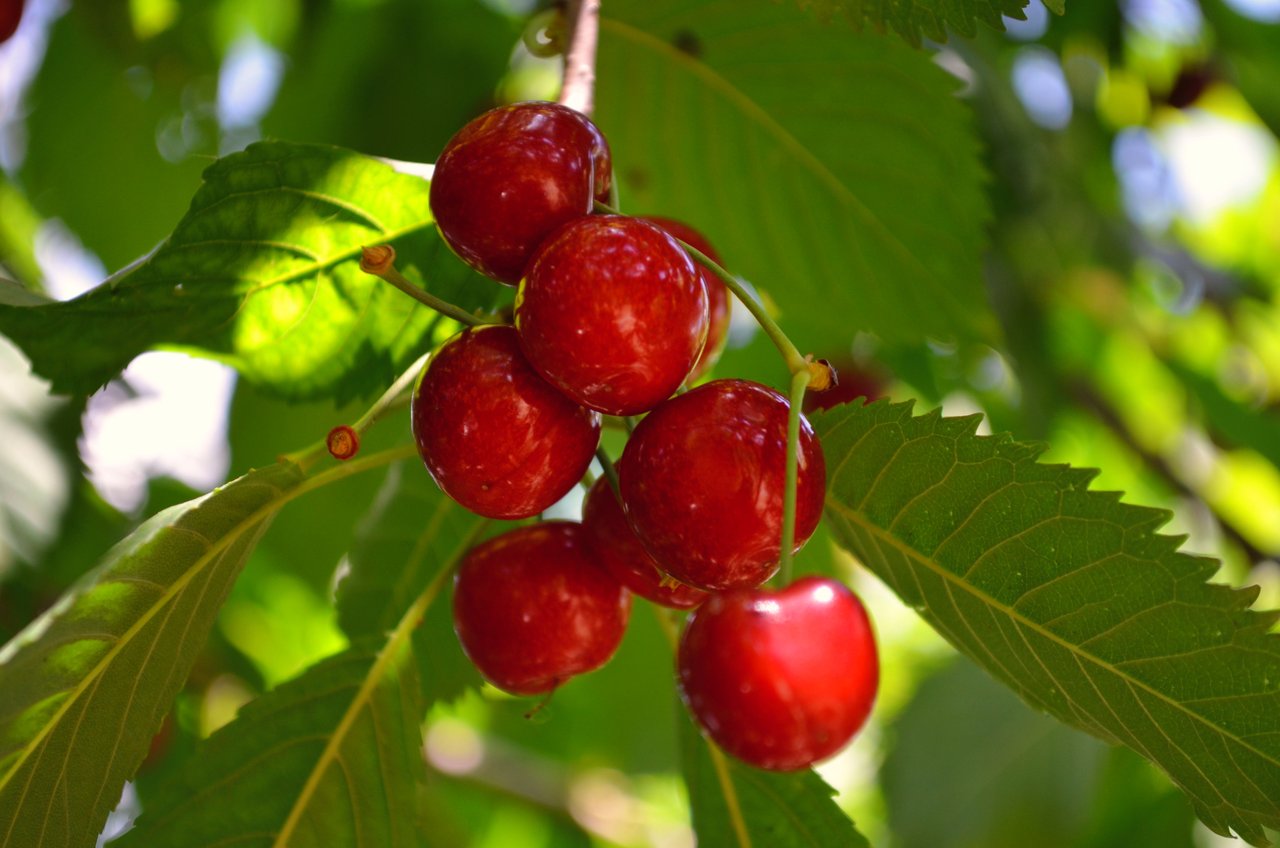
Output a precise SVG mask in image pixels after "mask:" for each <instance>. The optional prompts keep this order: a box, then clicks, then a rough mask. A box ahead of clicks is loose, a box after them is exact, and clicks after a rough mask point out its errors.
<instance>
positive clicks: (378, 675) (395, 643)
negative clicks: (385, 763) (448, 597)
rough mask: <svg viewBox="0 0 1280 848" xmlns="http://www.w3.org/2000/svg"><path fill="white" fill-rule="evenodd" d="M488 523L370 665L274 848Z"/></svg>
mask: <svg viewBox="0 0 1280 848" xmlns="http://www.w3.org/2000/svg"><path fill="white" fill-rule="evenodd" d="M486 523H487V522H485V521H481V522H479V523H478V524H476V525H475V526H474V527H472V528H471V530H470V532H468V533H467V534H466V536H465V537H464V538H463V540H462V542H461V543H460V545H459V546H458V547H457V549H456V550H455V551H454V552H453V553H452V554H451V555H450V556H449V558H448V559H447V560H446V561H445V563H444V565H443V566H442V567H441V569H440V570H439V571H438V572H436V574H435V575H434V576H433V577H432V578H431V580H430V581H429V582H428V583H427V585H426V587H425V588H424V589H423V590H422V592H421V593H420V594H419V595H418V597H417V599H416V600H415V601H414V602H413V604H411V605H410V606H409V608H408V609H407V610H406V611H405V613H404V615H403V616H402V617H401V619H400V621H399V623H397V625H396V628H395V630H393V631H392V632H391V635H390V636H389V637H388V638H387V641H386V643H385V644H384V645H383V646H382V650H380V651H379V652H378V656H377V659H376V660H375V661H374V663H373V665H372V666H370V668H369V671H368V673H367V674H366V675H365V678H364V680H363V681H361V683H360V688H359V689H358V690H357V691H356V694H355V696H354V697H353V698H352V699H351V704H350V705H349V706H348V707H347V709H346V710H345V711H344V712H343V714H342V718H341V719H340V720H339V722H338V726H337V727H336V728H334V731H333V733H332V734H331V735H330V736H329V740H328V742H327V743H326V744H325V747H324V750H323V751H321V753H320V756H319V757H318V758H317V759H316V762H315V765H314V766H312V768H311V771H310V772H309V773H308V774H307V780H306V782H305V783H304V784H303V786H302V789H301V790H300V791H299V792H298V797H297V799H296V800H295V801H294V803H293V806H292V807H290V809H289V815H288V816H287V817H286V818H285V821H284V824H282V825H281V827H280V832H279V833H277V834H276V836H275V839H274V840H273V841H272V845H273V846H274V848H285V846H287V845H288V844H289V840H290V838H292V836H293V832H294V830H295V829H296V828H297V826H298V823H299V822H300V821H301V820H302V816H303V814H304V812H305V811H306V809H307V807H308V806H309V805H310V802H311V799H312V798H313V797H314V796H315V794H316V792H317V791H318V789H319V787H320V782H321V781H322V780H323V778H324V775H325V773H326V772H327V771H328V770H329V765H330V764H331V763H332V762H334V760H335V759H336V758H337V756H338V751H339V749H340V748H341V746H342V743H343V742H344V741H345V740H346V736H347V734H348V733H349V732H350V730H351V728H352V726H354V724H355V720H356V717H357V716H359V714H360V713H361V712H362V711H363V710H364V707H365V705H366V704H368V703H369V701H370V700H371V697H372V695H373V692H374V690H375V689H376V688H377V686H378V684H379V683H381V682H382V675H383V672H384V671H385V670H386V668H387V666H388V665H389V664H390V663H391V661H392V660H394V659H395V658H396V657H397V656H398V655H399V653H400V650H401V648H402V647H404V646H405V645H407V644H408V640H409V638H410V637H411V636H412V635H413V631H414V629H415V628H416V627H417V624H418V622H419V621H420V620H421V619H422V617H423V616H424V615H426V611H427V609H428V608H429V607H430V606H431V604H432V603H434V601H435V598H436V596H437V595H438V594H439V593H440V590H441V588H442V586H443V584H444V580H445V578H446V577H447V576H448V575H449V574H450V572H451V571H452V570H453V563H456V562H457V560H458V559H459V558H460V557H461V555H462V553H463V552H465V551H466V550H467V549H468V548H470V547H471V544H472V543H473V542H474V541H475V539H476V537H477V536H478V535H479V534H480V532H481V531H482V530H483V529H484V527H485V525H486Z"/></svg>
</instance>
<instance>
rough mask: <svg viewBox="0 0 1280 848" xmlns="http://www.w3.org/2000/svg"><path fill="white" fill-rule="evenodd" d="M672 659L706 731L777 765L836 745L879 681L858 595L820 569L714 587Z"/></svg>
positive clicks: (799, 763) (737, 752) (862, 714)
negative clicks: (778, 580)
mask: <svg viewBox="0 0 1280 848" xmlns="http://www.w3.org/2000/svg"><path fill="white" fill-rule="evenodd" d="M678 666H679V680H680V692H681V696H682V697H683V698H684V701H685V703H686V704H687V705H688V707H689V710H690V712H692V713H693V715H694V716H695V717H696V718H697V720H698V723H699V724H701V725H702V727H703V728H704V729H705V730H706V731H707V734H708V735H709V736H710V737H711V738H712V739H714V740H715V741H716V743H717V744H718V745H719V746H720V747H721V748H723V749H724V750H725V751H727V752H728V753H730V754H732V755H733V756H735V757H737V758H738V759H740V760H742V761H743V762H746V763H750V764H751V765H754V766H758V767H760V768H764V769H773V770H776V771H791V770H794V769H801V768H806V767H808V766H810V765H812V764H813V763H815V762H817V761H818V760H822V759H825V758H826V757H829V756H831V755H832V754H834V753H835V752H836V751H838V750H840V749H841V748H843V747H844V746H845V744H846V743H847V742H848V741H849V739H850V738H852V737H853V734H855V733H857V732H858V730H859V729H860V728H861V727H862V725H863V723H864V722H865V721H866V719H867V716H868V714H869V713H870V712H871V705H872V702H873V701H874V700H875V694H876V686H877V684H878V682H879V662H878V660H877V658H876V645H875V636H874V634H873V633H872V630H871V623H870V622H869V621H868V620H867V613H866V610H865V609H863V606H862V602H861V601H859V600H858V597H857V596H856V595H854V594H853V592H851V591H849V589H848V588H846V587H845V586H843V585H841V584H840V583H837V582H836V581H834V580H830V579H828V578H824V577H804V578H801V579H800V580H797V581H796V582H794V583H792V584H791V585H790V586H788V587H787V588H785V589H783V590H781V591H778V592H773V591H768V590H765V589H737V590H735V591H732V592H726V593H725V594H723V595H714V596H712V598H711V599H710V600H708V601H707V602H706V603H705V604H703V605H702V606H701V607H699V608H698V609H697V610H695V611H694V613H693V615H692V617H691V619H690V622H689V626H688V628H687V629H686V630H685V632H684V636H683V638H682V639H681V641H680V651H679V658H678Z"/></svg>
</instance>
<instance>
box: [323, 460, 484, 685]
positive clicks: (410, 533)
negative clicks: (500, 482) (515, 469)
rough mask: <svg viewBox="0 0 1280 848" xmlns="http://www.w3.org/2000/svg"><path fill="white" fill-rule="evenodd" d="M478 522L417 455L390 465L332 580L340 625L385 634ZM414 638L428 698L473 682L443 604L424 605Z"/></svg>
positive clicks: (352, 631)
mask: <svg viewBox="0 0 1280 848" xmlns="http://www.w3.org/2000/svg"><path fill="white" fill-rule="evenodd" d="M484 523H485V521H484V519H482V518H480V517H479V516H478V515H475V514H474V513H471V512H468V511H467V510H465V509H463V508H462V507H460V506H458V504H457V503H456V502H455V501H453V499H451V498H449V497H446V496H445V495H444V493H443V492H441V491H440V488H439V487H438V486H436V484H435V482H434V481H433V480H432V479H431V476H430V475H429V474H427V472H426V470H425V469H424V468H423V467H422V464H421V463H419V462H418V461H416V460H409V461H407V462H403V463H400V464H398V465H395V466H392V467H391V468H390V469H389V470H388V472H387V477H386V480H385V481H384V483H383V485H382V489H381V490H380V491H379V492H378V496H377V498H376V499H375V500H374V502H373V504H372V505H371V506H370V508H369V511H368V513H366V514H365V516H364V517H363V518H362V519H361V520H360V524H359V527H358V528H357V536H356V542H355V544H354V545H353V546H352V548H351V552H350V554H349V557H348V560H349V564H350V572H349V573H348V574H347V576H346V577H345V578H344V579H343V580H342V582H341V583H340V584H338V623H339V625H340V626H341V627H342V629H343V631H344V632H345V633H346V634H347V635H348V636H350V637H351V638H352V639H353V640H356V639H362V638H369V637H381V636H383V635H385V634H386V633H387V631H389V630H390V629H391V628H392V627H394V626H395V623H396V622H397V621H398V620H399V619H400V617H401V616H403V615H404V612H405V610H407V609H408V608H409V605H410V604H412V603H413V601H414V598H416V597H418V596H419V595H420V594H421V593H422V591H423V589H424V588H425V587H426V586H427V585H428V584H429V583H430V582H431V580H432V579H433V578H434V577H435V575H437V574H439V573H440V570H441V569H442V568H444V567H445V566H446V565H448V564H449V563H451V562H454V561H456V560H457V559H458V558H459V557H460V556H461V555H462V554H463V553H465V551H466V545H467V544H469V541H470V540H471V539H472V538H473V534H474V533H476V532H477V531H478V530H479V529H480V527H481V526H482V525H483V524H484ZM414 645H415V655H416V656H417V659H418V663H419V671H420V676H421V680H422V683H423V686H424V687H425V689H424V693H425V694H426V696H427V697H428V698H429V699H430V700H433V701H434V700H442V701H451V700H453V699H454V698H456V697H457V696H459V695H461V694H462V693H463V692H464V691H465V690H466V689H468V688H477V687H479V685H480V675H479V673H478V672H477V671H476V669H475V666H474V665H472V664H471V663H470V662H469V661H468V660H467V658H466V657H465V656H464V655H463V653H462V648H461V646H460V645H459V644H458V639H457V637H456V636H455V635H454V633H453V617H452V615H451V613H450V605H449V604H448V603H444V602H441V603H437V604H434V605H432V607H431V608H430V609H429V610H428V611H427V615H426V618H425V620H424V621H423V625H422V627H421V628H419V629H418V630H417V631H415V632H414Z"/></svg>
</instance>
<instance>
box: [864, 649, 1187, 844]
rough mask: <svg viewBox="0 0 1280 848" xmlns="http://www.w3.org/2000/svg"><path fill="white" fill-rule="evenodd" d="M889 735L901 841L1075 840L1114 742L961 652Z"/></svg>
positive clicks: (892, 806)
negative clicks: (1057, 714) (1037, 708)
mask: <svg viewBox="0 0 1280 848" xmlns="http://www.w3.org/2000/svg"><path fill="white" fill-rule="evenodd" d="M886 735H887V736H888V737H889V738H891V739H893V740H894V742H893V745H892V747H891V748H890V749H889V751H888V754H887V755H886V757H885V760H884V765H883V766H882V767H881V772H880V783H881V786H882V787H883V788H884V794H885V801H886V805H887V807H888V812H889V831H890V832H891V833H892V834H893V836H894V839H895V841H896V843H897V844H899V845H901V846H902V848H940V846H961V845H982V846H986V848H996V846H1014V845H1018V846H1023V845H1035V846H1037V848H1070V846H1074V845H1077V844H1079V841H1080V837H1081V836H1082V835H1083V833H1084V831H1085V828H1086V826H1087V824H1088V821H1089V813H1090V806H1091V802H1092V801H1093V790H1094V786H1095V784H1096V783H1097V781H1098V778H1099V775H1100V773H1101V770H1102V764H1103V761H1104V760H1105V759H1106V756H1107V750H1108V749H1107V747H1106V746H1105V745H1103V744H1102V743H1100V742H1098V741H1097V740H1096V739H1092V738H1090V737H1089V736H1086V735H1084V734H1083V733H1078V732H1076V731H1074V730H1071V729H1069V728H1066V727H1064V726H1063V725H1062V724H1061V723H1059V722H1057V721H1054V720H1053V719H1051V718H1049V717H1048V716H1045V715H1041V714H1040V713H1037V712H1034V711H1032V710H1029V709H1027V707H1026V706H1025V705H1024V704H1022V703H1021V702H1020V701H1019V700H1018V699H1017V698H1016V697H1014V695H1013V694H1012V693H1010V692H1009V690H1008V689H1006V688H1005V687H1003V686H1001V685H1000V684H999V683H997V682H996V681H994V680H992V679H991V677H989V676H988V675H986V674H984V673H983V672H982V671H980V670H979V669H978V668H976V667H975V666H974V665H973V664H972V663H970V662H968V661H966V660H963V659H961V660H957V661H956V662H954V663H950V664H948V665H947V666H946V667H944V668H943V669H941V670H940V671H939V672H938V673H935V674H933V675H931V676H930V677H928V678H927V679H926V680H925V681H924V682H923V683H921V684H920V688H919V689H917V690H916V693H915V695H914V696H913V697H912V699H911V702H910V703H909V704H908V705H907V707H906V709H905V710H903V711H902V712H901V713H900V714H899V715H898V716H897V718H896V719H895V720H894V722H893V724H892V726H891V727H890V728H888V732H887V734H886ZM1139 762H1141V761H1139ZM1146 767H1147V768H1148V769H1150V768H1151V767H1150V766H1146ZM1168 791H1170V792H1172V791H1173V790H1172V789H1171V788H1170V789H1169V790H1168ZM1187 835H1188V836H1190V828H1189V827H1188V828H1187Z"/></svg>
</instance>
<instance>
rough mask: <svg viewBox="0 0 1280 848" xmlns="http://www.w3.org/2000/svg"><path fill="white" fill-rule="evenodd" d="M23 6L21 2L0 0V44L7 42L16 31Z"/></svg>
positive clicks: (20, 0) (18, 0) (17, 0)
mask: <svg viewBox="0 0 1280 848" xmlns="http://www.w3.org/2000/svg"><path fill="white" fill-rule="evenodd" d="M23 5H24V4H23V0H0V43H4V42H6V41H8V40H9V38H10V37H11V36H12V35H13V34H14V33H15V32H17V31H18V24H19V22H21V21H22V7H23Z"/></svg>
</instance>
